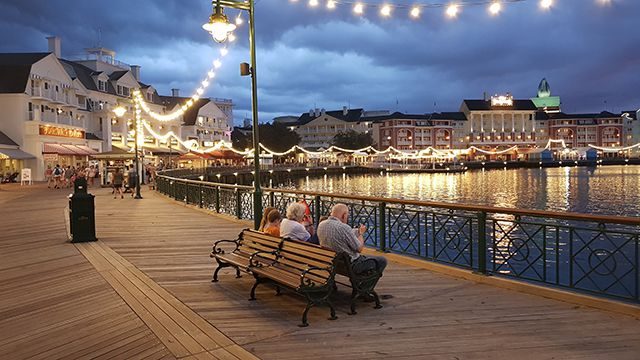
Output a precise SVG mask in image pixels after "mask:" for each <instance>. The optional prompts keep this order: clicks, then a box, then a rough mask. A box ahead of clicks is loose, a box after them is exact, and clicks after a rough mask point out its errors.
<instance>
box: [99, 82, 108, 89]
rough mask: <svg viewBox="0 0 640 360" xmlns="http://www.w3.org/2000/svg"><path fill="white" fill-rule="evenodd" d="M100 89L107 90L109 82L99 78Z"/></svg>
mask: <svg viewBox="0 0 640 360" xmlns="http://www.w3.org/2000/svg"><path fill="white" fill-rule="evenodd" d="M98 90H100V91H107V83H106V82H105V81H102V80H98Z"/></svg>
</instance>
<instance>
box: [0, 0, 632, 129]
mask: <svg viewBox="0 0 640 360" xmlns="http://www.w3.org/2000/svg"><path fill="white" fill-rule="evenodd" d="M440 1H441V0H436V1H435V2H440ZM381 2H382V1H376V0H372V1H368V3H369V4H376V3H381ZM307 3H308V1H307V0H299V1H298V2H297V3H292V2H290V0H259V1H258V2H257V5H256V32H257V49H258V53H257V56H258V69H257V70H258V84H259V93H258V95H259V104H260V121H262V122H265V121H270V120H271V119H272V118H273V117H274V116H278V115H300V114H301V113H303V112H306V111H308V110H309V109H311V108H313V107H317V108H326V109H327V110H332V109H341V108H342V106H347V105H349V106H350V107H351V108H360V107H362V108H365V109H366V110H390V111H396V110H398V111H402V112H408V113H427V112H432V111H457V110H458V109H459V107H460V103H461V101H462V99H479V98H482V95H483V92H485V91H486V92H487V93H490V94H493V93H506V92H511V93H512V94H514V96H515V97H516V98H529V97H532V96H535V92H536V88H537V85H538V83H539V82H540V80H541V79H542V78H543V77H546V78H547V80H548V81H549V83H550V84H551V89H552V92H553V94H554V95H559V96H561V98H562V103H563V110H564V111H565V112H599V111H602V110H608V111H617V112H619V111H623V110H624V111H627V110H632V109H638V108H639V107H640V1H638V0H611V1H609V2H608V4H604V5H603V0H556V1H555V5H554V7H553V8H552V9H551V10H549V11H543V10H541V9H540V7H539V1H538V0H527V1H522V2H518V3H513V4H505V5H504V8H503V11H502V13H501V14H500V15H499V16H491V15H489V13H488V11H487V8H486V6H469V7H465V8H463V9H462V10H461V13H460V14H459V16H458V17H457V18H456V19H448V18H447V17H446V16H445V15H444V10H443V9H424V10H423V13H422V16H421V18H420V19H418V20H413V19H411V18H410V17H409V16H408V10H407V9H399V8H398V9H395V10H394V12H393V15H392V16H391V18H389V19H383V18H381V17H380V15H379V13H378V9H376V8H373V7H370V8H367V9H366V11H365V15H364V16H360V17H358V16H355V15H354V14H353V12H352V9H351V6H349V5H339V6H338V7H337V8H336V9H334V10H327V9H326V8H325V6H324V3H325V1H324V0H320V3H321V5H320V6H319V7H318V8H313V9H312V8H310V7H309V6H308V5H307ZM388 3H390V4H404V5H406V4H412V2H408V1H406V0H389V2H388ZM419 3H422V4H428V3H434V2H433V1H422V2H419ZM605 3H606V1H605ZM210 13H211V3H210V1H207V0H154V1H151V0H136V1H131V0H110V1H98V0H53V1H52V0H0V52H44V51H47V41H46V40H45V37H46V36H51V35H57V36H60V37H61V38H62V55H63V57H65V58H69V59H74V58H78V57H79V56H80V55H82V54H83V49H84V48H87V47H92V46H96V45H102V46H104V47H107V48H111V49H114V50H115V51H117V53H118V55H117V58H118V60H120V61H123V62H125V63H129V64H137V65H141V66H142V81H143V82H145V83H149V84H152V85H153V86H154V87H155V88H156V89H158V90H159V92H160V93H161V94H169V93H170V89H171V88H179V89H180V90H181V94H182V95H185V96H189V95H191V94H192V93H193V91H194V90H195V89H196V88H197V87H198V84H199V82H200V81H201V80H202V79H203V77H204V76H205V75H206V72H207V71H208V69H209V68H210V64H211V62H212V60H214V59H215V58H216V57H217V55H218V50H219V45H218V44H216V43H214V42H213V41H212V40H211V37H210V36H209V35H208V34H207V33H206V32H205V31H204V30H202V28H201V25H202V24H203V23H204V22H206V21H207V18H208V16H209V15H210ZM227 15H229V17H230V18H234V17H235V16H236V15H237V11H235V10H231V9H229V10H228V11H227ZM243 18H244V19H245V21H246V19H247V16H246V14H243ZM247 29H248V26H247V24H246V22H245V24H244V25H242V27H240V28H239V30H238V31H237V32H236V35H237V36H238V39H237V40H236V41H235V42H234V43H232V44H231V45H230V48H229V50H230V53H229V55H228V56H227V57H226V58H224V60H223V67H222V68H221V69H220V71H219V75H218V77H217V78H216V81H215V83H214V84H213V85H212V86H211V87H210V88H209V90H208V93H207V95H208V96H210V97H220V98H230V99H233V101H234V102H235V104H236V107H235V110H234V112H235V118H236V122H237V123H239V122H240V121H241V119H242V118H243V117H250V116H251V101H250V99H251V93H250V79H249V78H248V77H244V78H242V77H240V76H239V69H238V67H239V66H238V64H239V63H240V62H243V61H247V62H248V61H249V50H248V41H247Z"/></svg>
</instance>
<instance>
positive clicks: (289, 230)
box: [280, 203, 314, 241]
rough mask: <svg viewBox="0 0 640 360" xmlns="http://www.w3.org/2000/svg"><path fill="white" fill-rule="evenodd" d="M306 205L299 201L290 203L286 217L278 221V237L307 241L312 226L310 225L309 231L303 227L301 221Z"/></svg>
mask: <svg viewBox="0 0 640 360" xmlns="http://www.w3.org/2000/svg"><path fill="white" fill-rule="evenodd" d="M305 211H306V207H305V206H304V205H303V204H300V203H291V204H289V206H288V207H287V218H286V219H284V220H282V222H281V223H280V237H283V238H289V239H293V240H300V241H309V238H311V236H312V235H313V234H312V233H313V232H314V231H313V227H310V228H309V230H311V233H310V232H309V231H307V229H305V227H304V225H303V224H302V221H303V220H304V215H305Z"/></svg>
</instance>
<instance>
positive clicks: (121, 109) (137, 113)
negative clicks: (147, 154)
mask: <svg viewBox="0 0 640 360" xmlns="http://www.w3.org/2000/svg"><path fill="white" fill-rule="evenodd" d="M135 109H136V110H135V123H134V126H135V134H136V135H135V138H134V140H133V142H134V151H135V158H134V161H135V166H136V195H135V196H134V199H142V195H140V156H139V154H138V141H139V136H140V128H141V126H140V108H139V107H138V104H137V103H136V104H135ZM113 112H114V114H115V115H116V116H117V117H119V118H121V117H123V116H124V114H126V112H127V110H126V109H125V108H124V107H122V106H118V107H117V108H115V109H113Z"/></svg>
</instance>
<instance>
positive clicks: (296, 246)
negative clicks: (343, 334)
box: [249, 239, 337, 327]
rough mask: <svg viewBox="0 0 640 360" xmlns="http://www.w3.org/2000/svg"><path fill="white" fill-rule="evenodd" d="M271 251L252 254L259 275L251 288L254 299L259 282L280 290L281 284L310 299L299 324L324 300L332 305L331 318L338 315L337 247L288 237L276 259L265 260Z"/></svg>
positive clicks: (252, 268)
mask: <svg viewBox="0 0 640 360" xmlns="http://www.w3.org/2000/svg"><path fill="white" fill-rule="evenodd" d="M268 255H269V253H267V254H264V253H262V252H258V253H255V254H253V255H252V256H251V258H250V263H251V266H250V268H249V270H250V271H251V273H253V276H254V277H255V279H256V282H255V284H254V285H253V287H252V288H251V298H250V299H251V300H255V299H256V297H255V290H256V287H257V286H258V285H259V284H263V283H268V284H273V285H275V286H276V290H277V291H278V292H279V290H280V287H281V286H282V287H285V288H288V289H290V290H293V291H295V292H296V293H298V294H300V295H303V296H304V297H305V298H306V299H307V306H306V307H305V309H304V312H303V313H302V323H301V324H300V326H303V327H304V326H308V325H309V323H308V322H307V313H308V312H309V310H310V309H311V308H312V307H313V306H317V305H321V304H327V305H328V306H329V309H330V313H331V316H330V317H329V320H335V319H337V317H336V312H335V309H334V307H333V304H332V303H331V300H330V297H331V294H332V293H333V291H334V289H335V282H334V281H335V266H334V261H335V259H336V256H337V254H336V253H335V251H333V250H330V249H326V248H323V247H309V246H307V243H303V242H299V241H295V240H289V239H285V240H283V241H282V243H281V244H280V248H279V249H278V250H277V256H276V259H275V261H265V259H268V258H267V257H266V256H268Z"/></svg>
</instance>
